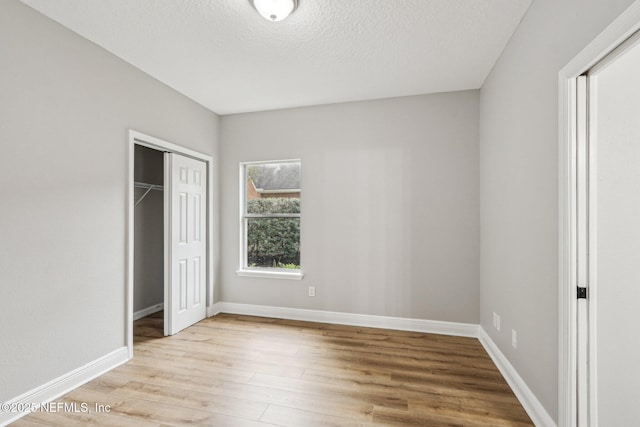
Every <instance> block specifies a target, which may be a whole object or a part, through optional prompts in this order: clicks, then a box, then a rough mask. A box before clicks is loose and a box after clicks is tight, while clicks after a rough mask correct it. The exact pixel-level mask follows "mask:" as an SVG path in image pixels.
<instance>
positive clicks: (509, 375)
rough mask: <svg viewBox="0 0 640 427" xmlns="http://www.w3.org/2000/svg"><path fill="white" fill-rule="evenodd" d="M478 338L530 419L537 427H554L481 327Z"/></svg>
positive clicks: (547, 414) (536, 400) (553, 423)
mask: <svg viewBox="0 0 640 427" xmlns="http://www.w3.org/2000/svg"><path fill="white" fill-rule="evenodd" d="M478 339H479V340H480V343H481V344H482V346H483V347H484V349H485V350H486V351H487V353H489V357H491V360H493V363H495V364H496V366H497V367H498V370H499V371H500V373H501V374H502V376H503V377H504V379H505V380H506V381H507V384H509V387H511V390H513V393H514V394H515V395H516V397H517V398H518V400H519V401H520V403H521V404H522V406H523V407H524V409H525V411H527V414H529V417H530V418H531V421H533V423H534V424H535V425H536V426H537V427H556V423H555V421H553V418H551V416H550V415H549V413H548V412H547V411H546V410H545V409H544V407H543V406H542V404H541V403H540V401H539V400H538V399H537V398H536V396H535V395H534V394H533V392H532V391H531V389H530V388H529V387H528V386H527V383H525V382H524V380H523V379H522V377H521V376H520V375H519V374H518V371H516V369H515V368H514V367H513V365H511V363H510V362H509V360H508V359H507V357H506V356H505V355H504V354H503V353H502V352H501V351H500V349H499V348H498V346H497V345H496V343H495V342H494V341H493V340H492V339H491V337H490V336H489V334H487V332H486V331H485V330H484V328H482V327H479V328H478Z"/></svg>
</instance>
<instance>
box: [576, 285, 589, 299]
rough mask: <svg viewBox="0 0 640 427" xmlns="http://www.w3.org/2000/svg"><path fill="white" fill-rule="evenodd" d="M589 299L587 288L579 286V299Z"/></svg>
mask: <svg viewBox="0 0 640 427" xmlns="http://www.w3.org/2000/svg"><path fill="white" fill-rule="evenodd" d="M582 298H584V299H586V298H587V288H583V287H580V286H578V299H582Z"/></svg>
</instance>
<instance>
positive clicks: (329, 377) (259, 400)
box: [14, 313, 533, 427]
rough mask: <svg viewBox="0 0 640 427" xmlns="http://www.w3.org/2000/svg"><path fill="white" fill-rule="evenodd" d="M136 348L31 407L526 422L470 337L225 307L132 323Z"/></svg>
mask: <svg viewBox="0 0 640 427" xmlns="http://www.w3.org/2000/svg"><path fill="white" fill-rule="evenodd" d="M134 333H135V344H134V358H133V360H131V361H130V362H128V363H127V364H125V365H123V366H120V367H118V368H116V369H114V370H112V371H110V372H108V373H107V374H105V375H103V376H101V377H99V378H97V379H95V380H93V381H91V382H89V383H87V384H85V385H84V386H82V387H80V388H78V389H76V390H74V391H72V392H71V393H69V394H67V395H66V396H64V397H63V398H60V399H57V401H58V402H68V403H71V402H76V403H77V404H78V405H80V404H81V403H83V402H85V403H87V404H88V407H89V408H91V409H93V408H94V405H95V404H96V403H98V404H101V405H110V408H111V409H110V412H109V413H97V412H95V411H93V410H91V411H90V412H87V413H74V412H58V413H43V412H37V413H33V414H30V415H28V416H27V417H24V418H22V419H21V420H19V421H17V422H16V423H14V426H16V427H22V426H24V427H26V426H30V427H38V426H42V425H47V426H82V425H101V426H118V427H126V426H139V427H146V426H183V425H190V426H194V425H196V426H223V427H227V426H248V427H251V426H261V427H265V426H268V425H276V426H291V427H308V426H382V425H386V426H525V425H533V424H532V423H531V420H530V419H529V417H528V416H527V414H526V413H525V411H524V409H523V408H522V406H521V405H520V403H519V402H518V400H517V399H516V397H515V396H514V395H513V392H512V391H511V389H510V388H509V386H508V385H507V383H506V382H505V381H504V379H503V378H502V376H501V375H500V373H499V371H498V370H497V368H496V367H495V365H494V364H493V362H492V361H491V359H490V358H489V356H488V355H487V353H486V352H485V351H484V349H483V348H482V345H481V344H480V343H479V341H478V340H476V339H473V338H461V337H449V336H444V335H434V334H423V333H417V332H402V331H390V330H383V329H373V328H361V327H351V326H341V325H330V324H322V323H310V322H299V321H291V320H278V319H267V318H260V317H250V316H238V315H227V314H220V315H218V316H216V317H214V318H210V319H206V320H203V321H202V322H200V323H198V324H196V325H194V326H192V327H190V328H188V329H186V330H184V331H182V332H180V333H179V334H177V335H175V336H172V337H166V338H164V337H162V313H157V314H155V315H152V316H150V317H147V318H144V319H140V320H139V321H137V322H136V323H135V327H134Z"/></svg>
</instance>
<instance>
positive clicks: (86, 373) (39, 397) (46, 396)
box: [0, 347, 129, 426]
mask: <svg viewBox="0 0 640 427" xmlns="http://www.w3.org/2000/svg"><path fill="white" fill-rule="evenodd" d="M128 360H129V350H128V349H127V347H121V348H119V349H117V350H115V351H113V352H111V353H109V354H107V355H105V356H102V357H100V358H98V359H96V360H94V361H92V362H89V363H87V364H86V365H84V366H81V367H79V368H78V369H74V370H73V371H71V372H68V373H66V374H64V375H61V376H59V377H58V378H55V379H53V380H51V381H49V382H48V383H46V384H43V385H41V386H39V387H36V388H34V389H33V390H29V391H27V392H26V393H23V394H21V395H20V396H18V397H16V398H14V399H12V400H10V401H9V402H6V404H4V405H3V406H7V405H8V407H9V408H15V409H21V408H27V410H24V411H20V412H18V411H11V412H5V411H3V410H0V426H5V425H7V424H9V423H11V422H13V421H15V420H17V419H18V418H21V417H23V416H25V415H27V414H28V413H29V412H30V411H29V410H28V408H38V407H39V406H40V405H42V404H43V403H48V402H51V401H52V400H54V399H56V398H58V397H60V396H62V395H64V394H66V393H68V392H70V391H71V390H73V389H75V388H78V387H80V386H81V385H83V384H85V383H87V382H89V381H91V380H92V379H94V378H96V377H99V376H100V375H102V374H104V373H105V372H107V371H110V370H112V369H113V368H115V367H117V366H120V365H122V364H123V363H125V362H126V361H128ZM98 403H99V402H98Z"/></svg>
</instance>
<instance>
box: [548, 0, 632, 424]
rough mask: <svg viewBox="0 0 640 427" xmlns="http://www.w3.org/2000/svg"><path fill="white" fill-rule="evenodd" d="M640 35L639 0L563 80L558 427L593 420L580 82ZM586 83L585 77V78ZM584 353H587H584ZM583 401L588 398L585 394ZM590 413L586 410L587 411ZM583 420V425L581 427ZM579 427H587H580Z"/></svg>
mask: <svg viewBox="0 0 640 427" xmlns="http://www.w3.org/2000/svg"><path fill="white" fill-rule="evenodd" d="M638 30H640V0H636V2H634V3H633V4H632V5H631V6H629V8H627V10H625V11H624V12H623V13H622V14H621V15H620V16H619V17H618V18H616V20H614V21H613V22H612V23H611V24H610V25H609V26H608V27H607V28H606V29H605V30H604V31H603V32H602V33H600V35H599V36H598V37H596V38H595V39H594V40H593V41H592V42H591V43H589V44H588V45H587V46H586V47H585V48H584V49H583V50H582V51H581V52H580V53H578V55H577V56H576V57H575V58H573V59H572V60H571V61H570V62H569V63H568V64H567V65H566V66H565V67H564V68H563V69H562V70H560V72H559V74H558V114H559V117H558V168H559V170H558V177H559V179H558V182H559V189H558V195H559V197H558V311H559V315H558V426H560V427H565V426H566V427H576V426H578V425H580V424H587V423H588V421H587V422H584V419H585V418H588V408H584V407H580V408H579V405H578V389H579V387H582V386H579V384H578V375H577V369H578V362H577V359H578V353H579V348H578V333H579V332H578V323H579V322H578V313H579V310H578V308H579V305H578V298H577V286H578V285H580V286H583V285H584V284H581V283H578V274H577V273H578V252H579V248H578V244H577V243H578V242H577V234H578V227H579V221H578V203H577V201H578V186H577V184H578V167H579V164H578V137H579V135H578V133H579V132H578V129H579V123H578V122H579V105H581V104H580V102H581V100H580V99H579V96H578V94H579V91H580V90H579V89H580V85H579V79H580V78H581V76H584V75H585V74H586V73H587V72H588V71H589V70H590V69H592V68H593V67H594V66H595V65H596V64H598V63H599V62H600V61H602V60H603V58H605V57H606V56H607V55H609V54H610V53H611V52H613V51H614V50H615V49H616V48H618V47H619V46H620V45H622V44H623V43H624V42H625V41H627V40H629V38H630V37H632V36H633V35H634V33H636V32H637V31H638ZM582 78H584V77H582ZM580 351H584V349H583V350H580ZM581 397H585V395H584V390H582V395H581ZM585 409H587V410H585ZM579 413H580V414H581V418H582V420H583V422H582V423H579V422H578V414H579ZM580 427H582V426H581V425H580Z"/></svg>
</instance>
